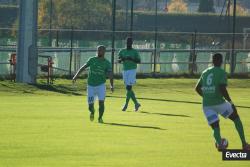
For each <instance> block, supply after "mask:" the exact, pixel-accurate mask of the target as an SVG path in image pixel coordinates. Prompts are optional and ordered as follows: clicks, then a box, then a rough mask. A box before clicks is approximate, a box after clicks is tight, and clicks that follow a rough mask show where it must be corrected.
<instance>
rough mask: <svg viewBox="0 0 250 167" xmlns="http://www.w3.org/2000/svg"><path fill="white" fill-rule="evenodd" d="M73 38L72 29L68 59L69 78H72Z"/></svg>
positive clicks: (72, 31) (72, 30)
mask: <svg viewBox="0 0 250 167" xmlns="http://www.w3.org/2000/svg"><path fill="white" fill-rule="evenodd" d="M73 38H74V29H73V27H72V28H71V31H70V59H69V76H70V77H71V76H72V57H73Z"/></svg>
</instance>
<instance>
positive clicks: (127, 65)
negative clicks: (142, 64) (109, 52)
mask: <svg viewBox="0 0 250 167" xmlns="http://www.w3.org/2000/svg"><path fill="white" fill-rule="evenodd" d="M118 56H119V58H126V57H131V58H133V59H135V60H141V58H140V55H139V53H138V52H137V50H135V49H133V48H132V49H122V50H120V52H119V54H118ZM136 68H137V64H136V63H135V62H133V61H131V60H125V61H123V70H124V71H127V70H133V69H136Z"/></svg>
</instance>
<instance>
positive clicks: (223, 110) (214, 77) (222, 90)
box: [196, 53, 250, 151]
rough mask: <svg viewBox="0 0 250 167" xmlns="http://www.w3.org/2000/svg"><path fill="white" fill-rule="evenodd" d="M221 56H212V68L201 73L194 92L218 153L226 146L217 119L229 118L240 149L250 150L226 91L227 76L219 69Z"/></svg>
mask: <svg viewBox="0 0 250 167" xmlns="http://www.w3.org/2000/svg"><path fill="white" fill-rule="evenodd" d="M221 64H222V55H221V54H220V53H216V54H214V55H213V67H209V68H208V69H206V70H205V71H203V73H202V75H201V77H200V79H199V81H198V83H197V85H196V92H197V93H198V94H199V95H200V96H202V98H203V112H204V114H205V116H206V119H207V122H208V124H209V125H210V126H211V127H212V129H213V136H214V138H215V141H216V146H217V149H218V150H219V151H222V150H225V149H226V148H227V145H224V144H223V141H222V138H221V135H220V126H219V117H218V115H221V116H222V117H224V118H229V119H230V120H232V121H233V122H234V124H235V128H236V130H237V132H238V134H239V136H240V139H241V142H242V148H243V149H244V150H250V145H249V144H248V143H247V142H246V139H245V134H244V129H243V125H242V122H241V120H240V117H239V115H238V113H237V110H236V107H235V105H234V104H233V102H232V100H231V98H230V96H229V94H228V91H227V88H226V87H227V74H226V72H225V71H224V70H223V69H221V68H220V66H221Z"/></svg>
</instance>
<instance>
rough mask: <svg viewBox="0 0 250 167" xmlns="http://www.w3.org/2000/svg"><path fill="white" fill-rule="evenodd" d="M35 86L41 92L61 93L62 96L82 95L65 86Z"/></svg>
mask: <svg viewBox="0 0 250 167" xmlns="http://www.w3.org/2000/svg"><path fill="white" fill-rule="evenodd" d="M34 86H35V87H37V88H38V89H40V90H46V91H53V92H56V93H61V94H69V95H77V96H80V95H82V94H81V93H76V92H75V90H74V89H73V88H69V87H67V86H63V85H57V86H54V85H43V84H35V85H34Z"/></svg>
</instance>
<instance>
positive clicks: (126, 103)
mask: <svg viewBox="0 0 250 167" xmlns="http://www.w3.org/2000/svg"><path fill="white" fill-rule="evenodd" d="M122 76H123V81H124V84H125V85H126V91H127V93H126V102H125V104H124V106H123V108H122V111H126V110H127V108H128V104H129V101H130V98H131V95H130V91H129V89H130V88H129V85H128V84H129V76H128V71H123V73H122Z"/></svg>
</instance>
